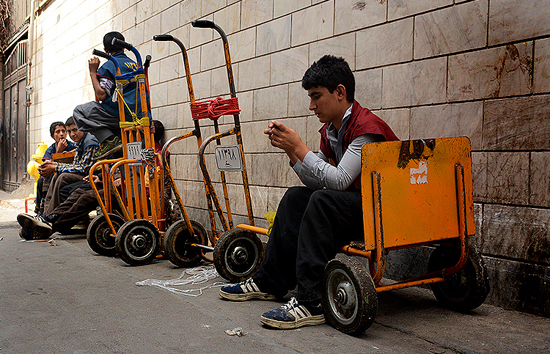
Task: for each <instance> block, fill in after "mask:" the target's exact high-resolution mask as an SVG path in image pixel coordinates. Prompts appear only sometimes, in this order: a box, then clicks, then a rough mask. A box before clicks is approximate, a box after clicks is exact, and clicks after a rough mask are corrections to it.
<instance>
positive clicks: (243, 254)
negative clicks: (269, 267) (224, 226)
mask: <svg viewBox="0 0 550 354" xmlns="http://www.w3.org/2000/svg"><path fill="white" fill-rule="evenodd" d="M263 258H264V247H263V245H262V241H261V240H260V238H259V237H258V236H257V235H256V234H255V233H253V232H252V231H248V230H242V229H232V230H229V231H226V232H225V233H224V234H223V235H222V236H221V237H220V238H219V239H218V242H216V245H215V246H214V265H215V266H216V270H217V271H218V273H219V274H220V275H221V276H222V277H224V278H225V279H227V280H229V281H230V282H232V283H238V282H240V281H243V280H245V279H248V278H249V277H250V276H251V275H252V274H253V273H254V272H255V271H256V269H258V267H259V266H260V262H261V261H262V259H263Z"/></svg>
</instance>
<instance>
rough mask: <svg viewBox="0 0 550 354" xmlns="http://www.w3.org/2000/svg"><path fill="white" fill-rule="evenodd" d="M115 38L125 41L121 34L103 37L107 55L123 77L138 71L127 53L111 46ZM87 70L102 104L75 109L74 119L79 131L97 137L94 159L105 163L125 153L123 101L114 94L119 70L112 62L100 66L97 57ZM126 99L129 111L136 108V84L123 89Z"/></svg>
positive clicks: (92, 104) (114, 33) (91, 60)
mask: <svg viewBox="0 0 550 354" xmlns="http://www.w3.org/2000/svg"><path fill="white" fill-rule="evenodd" d="M114 38H117V39H120V40H122V41H124V36H123V35H122V34H121V33H120V32H116V31H113V32H109V33H107V34H105V36H104V37H103V46H104V49H105V52H106V53H107V54H109V55H111V56H112V57H114V59H115V60H116V61H117V63H118V66H119V69H120V74H121V75H122V74H126V73H130V72H133V71H134V70H136V69H137V64H136V63H135V62H134V61H133V60H131V59H130V58H128V57H127V56H126V54H124V49H122V48H119V47H117V46H115V45H113V44H112V41H113V39H114ZM88 67H89V70H90V79H91V80H92V86H93V89H94V93H95V95H96V97H97V99H98V100H99V101H100V102H95V101H93V102H88V103H84V104H81V105H79V106H76V107H75V109H74V111H73V117H74V120H75V122H76V126H77V127H78V129H79V130H81V131H83V132H90V133H92V134H93V135H95V137H96V138H97V140H98V141H99V143H100V144H101V148H100V149H99V150H98V151H97V153H96V155H95V157H96V158H97V159H102V158H104V157H106V156H108V155H111V154H114V153H116V152H118V151H120V150H121V149H122V142H121V139H120V126H119V122H120V118H119V112H118V102H117V100H118V99H120V98H119V97H118V94H117V93H116V91H115V90H116V86H115V76H116V75H117V70H116V67H115V64H114V63H113V62H112V61H111V60H109V61H107V62H105V63H104V64H103V65H101V66H99V58H98V57H93V58H91V59H90V60H89V61H88ZM123 96H124V100H125V101H126V105H128V107H133V106H135V100H136V99H135V97H136V85H135V83H128V84H127V85H126V86H125V87H124V90H123ZM123 120H124V119H123Z"/></svg>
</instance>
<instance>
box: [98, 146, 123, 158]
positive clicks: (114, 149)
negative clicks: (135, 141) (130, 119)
mask: <svg viewBox="0 0 550 354" xmlns="http://www.w3.org/2000/svg"><path fill="white" fill-rule="evenodd" d="M121 150H122V145H118V146H115V147H114V148H112V149H110V150H107V151H106V152H104V153H103V154H101V155H99V156H94V157H95V158H96V159H98V160H101V159H104V158H106V157H107V156H109V155H112V154H115V153H117V152H119V151H121Z"/></svg>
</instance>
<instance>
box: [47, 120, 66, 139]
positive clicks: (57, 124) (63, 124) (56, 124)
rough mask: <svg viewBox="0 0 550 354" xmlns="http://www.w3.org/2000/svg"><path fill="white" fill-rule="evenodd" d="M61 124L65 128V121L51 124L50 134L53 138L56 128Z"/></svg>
mask: <svg viewBox="0 0 550 354" xmlns="http://www.w3.org/2000/svg"><path fill="white" fill-rule="evenodd" d="M59 126H62V127H63V128H65V123H63V122H60V121H57V122H53V123H52V124H50V136H51V137H52V138H53V134H54V133H55V129H56V128H57V127H59Z"/></svg>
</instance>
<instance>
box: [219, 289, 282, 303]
mask: <svg viewBox="0 0 550 354" xmlns="http://www.w3.org/2000/svg"><path fill="white" fill-rule="evenodd" d="M220 296H221V297H223V298H224V299H227V300H231V301H246V300H252V299H257V300H276V299H277V298H276V297H275V295H271V294H268V293H261V292H250V293H244V294H232V293H227V292H225V291H223V290H221V289H220Z"/></svg>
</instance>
